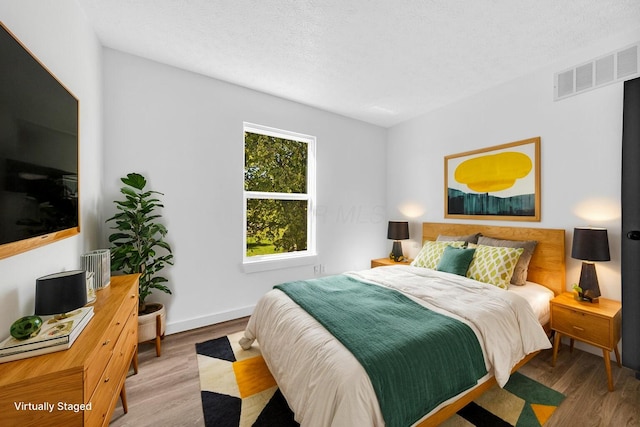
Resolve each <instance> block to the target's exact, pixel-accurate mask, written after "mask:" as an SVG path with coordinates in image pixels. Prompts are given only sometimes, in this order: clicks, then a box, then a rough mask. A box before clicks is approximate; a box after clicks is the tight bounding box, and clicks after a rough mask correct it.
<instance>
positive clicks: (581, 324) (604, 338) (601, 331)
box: [551, 305, 612, 349]
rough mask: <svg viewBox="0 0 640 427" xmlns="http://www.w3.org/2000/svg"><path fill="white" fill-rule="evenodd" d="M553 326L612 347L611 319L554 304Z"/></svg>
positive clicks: (592, 342)
mask: <svg viewBox="0 0 640 427" xmlns="http://www.w3.org/2000/svg"><path fill="white" fill-rule="evenodd" d="M551 328H552V329H554V330H556V331H558V332H560V333H562V334H564V335H569V336H571V337H574V338H577V339H579V340H581V341H585V342H588V343H591V344H594V345H597V346H599V347H604V348H608V349H611V348H612V343H611V342H610V341H611V337H610V334H609V331H610V330H611V329H610V321H609V319H607V318H604V317H598V316H593V315H589V314H587V313H584V312H581V311H579V310H573V309H571V308H567V307H563V306H558V305H552V306H551Z"/></svg>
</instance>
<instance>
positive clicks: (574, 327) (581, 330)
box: [573, 325, 584, 332]
mask: <svg viewBox="0 0 640 427" xmlns="http://www.w3.org/2000/svg"><path fill="white" fill-rule="evenodd" d="M573 329H575V330H577V331H580V332H584V328H581V327H580V326H575V325H574V326H573Z"/></svg>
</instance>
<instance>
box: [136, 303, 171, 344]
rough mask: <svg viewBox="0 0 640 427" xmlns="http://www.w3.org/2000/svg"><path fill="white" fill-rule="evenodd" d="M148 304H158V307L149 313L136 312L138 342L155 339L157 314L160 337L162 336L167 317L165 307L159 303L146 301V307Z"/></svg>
mask: <svg viewBox="0 0 640 427" xmlns="http://www.w3.org/2000/svg"><path fill="white" fill-rule="evenodd" d="M150 305H159V306H160V309H159V310H157V311H154V312H153V313H149V314H138V342H147V341H151V340H155V339H156V336H157V331H156V330H157V326H156V322H157V320H156V317H158V316H160V337H164V331H165V328H166V317H167V316H166V311H165V307H164V305H163V304H160V303H147V307H148V306H150Z"/></svg>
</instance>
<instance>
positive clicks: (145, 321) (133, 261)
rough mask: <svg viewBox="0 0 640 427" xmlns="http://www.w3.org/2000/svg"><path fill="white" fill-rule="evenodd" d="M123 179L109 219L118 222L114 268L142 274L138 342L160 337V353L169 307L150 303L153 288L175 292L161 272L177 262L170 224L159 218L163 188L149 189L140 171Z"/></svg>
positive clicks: (113, 241)
mask: <svg viewBox="0 0 640 427" xmlns="http://www.w3.org/2000/svg"><path fill="white" fill-rule="evenodd" d="M120 180H121V181H122V182H123V183H124V184H125V185H124V186H123V187H122V188H121V189H120V192H121V193H122V194H123V195H124V196H125V199H124V200H116V201H114V203H115V204H116V207H117V209H118V213H116V214H115V215H114V216H112V217H111V218H109V219H107V220H106V222H114V223H115V225H114V226H113V227H111V229H113V230H116V231H114V232H113V233H112V234H111V235H110V236H109V243H110V244H111V270H112V271H120V272H122V273H124V274H133V273H139V274H140V282H139V288H138V291H139V301H138V302H139V306H138V342H145V341H150V340H152V339H155V340H156V353H157V355H158V356H159V355H160V338H161V337H163V336H164V332H165V317H166V313H165V308H164V305H163V304H160V303H147V302H146V299H147V297H148V296H149V295H151V293H152V291H153V290H155V289H157V290H159V291H162V292H165V293H167V294H171V289H169V288H168V287H167V286H166V283H167V282H168V280H167V278H166V277H163V276H160V275H159V273H160V271H161V270H162V269H164V268H165V267H166V266H167V265H173V252H172V251H171V246H170V245H169V243H167V242H166V241H165V240H164V238H165V236H166V235H167V228H166V227H165V226H164V225H163V224H160V223H158V222H157V220H158V219H159V218H161V217H162V215H160V214H159V213H158V212H157V209H158V208H162V207H164V205H162V203H161V201H160V199H159V198H158V196H161V195H163V194H162V193H160V192H157V191H152V190H146V191H145V189H144V188H145V186H146V185H147V180H146V179H145V178H144V176H142V175H140V174H138V173H130V174H128V175H127V176H126V177H124V178H120Z"/></svg>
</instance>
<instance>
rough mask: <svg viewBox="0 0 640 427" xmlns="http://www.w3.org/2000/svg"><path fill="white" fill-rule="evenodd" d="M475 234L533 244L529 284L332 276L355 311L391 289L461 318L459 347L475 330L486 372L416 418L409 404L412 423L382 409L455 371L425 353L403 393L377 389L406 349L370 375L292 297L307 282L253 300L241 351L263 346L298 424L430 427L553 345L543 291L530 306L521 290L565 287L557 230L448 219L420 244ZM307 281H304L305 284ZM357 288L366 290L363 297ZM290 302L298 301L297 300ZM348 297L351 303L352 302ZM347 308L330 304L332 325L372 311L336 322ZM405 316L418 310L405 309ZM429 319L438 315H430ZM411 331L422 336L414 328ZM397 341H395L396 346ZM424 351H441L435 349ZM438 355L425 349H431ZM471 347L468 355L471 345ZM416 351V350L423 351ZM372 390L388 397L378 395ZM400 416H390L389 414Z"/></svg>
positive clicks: (403, 274)
mask: <svg viewBox="0 0 640 427" xmlns="http://www.w3.org/2000/svg"><path fill="white" fill-rule="evenodd" d="M474 233H481V234H482V235H483V236H490V237H491V238H494V239H504V240H511V241H513V240H527V241H531V240H535V241H536V242H537V245H536V248H535V251H534V252H533V255H532V257H531V260H530V263H529V266H528V274H527V282H530V283H532V284H531V286H529V283H528V284H527V286H522V287H521V286H517V287H516V286H509V288H512V287H513V288H517V290H516V292H511V291H510V290H507V291H506V292H505V290H504V289H498V288H497V287H496V286H493V285H487V284H483V283H480V282H477V281H475V280H472V279H468V278H465V277H462V276H457V275H455V274H450V273H446V272H445V273H441V272H436V271H433V270H430V269H427V268H422V267H418V266H415V265H414V266H411V267H406V266H391V267H379V268H376V269H373V270H365V271H359V272H347V273H345V274H344V275H341V276H340V277H339V280H340V283H339V284H338V285H337V286H339V287H340V289H341V290H342V287H343V286H344V287H347V288H349V287H350V286H351V285H352V284H353V285H354V286H356V285H357V286H358V287H357V288H354V290H353V292H355V293H354V294H353V295H356V296H355V297H353V298H351V299H350V300H349V302H350V304H351V305H352V306H353V307H354V310H357V309H356V308H355V307H356V306H360V305H361V304H362V305H364V304H365V302H362V303H361V302H360V300H361V299H362V300H363V301H368V300H367V298H368V295H367V292H369V290H371V291H372V292H374V293H377V292H391V293H393V295H396V294H397V293H398V292H396V291H399V292H400V293H401V294H402V295H403V298H404V299H405V300H406V299H409V300H411V301H412V302H413V303H416V304H419V305H421V306H422V307H426V308H427V309H428V310H423V312H429V315H433V316H438V315H440V314H442V315H444V317H447V318H449V320H451V321H452V322H454V323H456V322H458V323H460V324H461V325H462V326H461V328H463V329H456V332H455V333H454V332H452V333H453V334H454V335H455V336H456V339H452V338H445V340H446V341H450V342H451V343H455V345H458V341H460V342H462V341H463V339H462V336H463V335H464V334H465V333H466V332H465V331H466V329H469V330H471V331H472V335H475V336H477V337H478V340H477V342H478V343H479V347H480V349H479V350H473V351H474V352H476V353H477V352H478V351H479V352H480V354H481V357H482V359H481V361H482V363H483V365H484V368H486V369H484V370H482V369H480V370H477V369H476V371H475V373H473V374H472V373H469V375H475V376H474V377H473V378H474V381H473V383H472V384H469V383H468V380H469V379H468V378H460V383H459V384H458V383H456V384H457V385H456V387H462V384H466V385H464V387H463V388H462V389H460V390H456V392H455V394H453V395H451V396H449V395H447V397H446V398H442V396H443V395H442V394H440V395H438V396H439V397H438V399H439V400H434V401H433V402H431V401H430V402H429V404H428V405H426V404H425V405H424V406H422V407H424V408H425V409H424V412H420V415H419V416H418V417H416V415H415V411H416V410H417V409H416V408H415V407H414V408H411V410H412V411H414V412H413V413H412V414H411V415H406V416H407V417H409V418H404V419H411V420H412V421H411V422H410V423H406V424H405V423H404V422H403V421H398V419H403V418H392V417H391V416H390V415H389V414H390V413H391V412H393V411H395V412H397V413H398V414H400V415H405V412H407V411H409V409H407V408H405V407H404V406H402V405H404V404H405V400H411V399H413V400H416V399H417V400H420V398H422V396H428V397H429V399H431V398H432V397H431V395H430V394H429V393H430V390H432V389H434V390H437V389H438V387H440V385H439V384H442V383H449V382H454V380H453V378H454V377H455V378H456V381H458V373H459V369H458V368H451V369H448V368H446V366H447V365H446V364H444V365H441V366H442V367H441V368H437V367H438V366H440V365H438V363H443V362H442V361H438V360H433V361H432V360H431V359H429V362H428V363H417V364H415V365H407V367H406V368H405V369H409V372H415V375H407V374H406V373H405V374H403V375H404V377H406V378H405V379H403V380H402V381H405V380H406V381H407V382H406V383H404V382H403V383H402V386H401V387H404V388H406V389H407V390H410V391H411V392H410V393H409V394H407V395H402V398H401V399H400V395H399V394H398V389H393V388H391V389H390V390H391V391H388V390H385V389H381V387H385V386H386V385H388V382H385V381H386V380H385V378H382V379H379V378H378V377H377V375H382V377H384V375H385V374H387V375H388V376H389V375H391V376H393V375H396V376H397V375H399V374H397V373H396V371H393V372H392V371H391V370H393V369H396V367H395V365H403V364H404V359H405V357H404V355H403V354H402V353H401V354H400V356H398V355H397V354H395V355H393V356H390V359H391V360H393V361H395V360H396V359H403V363H393V364H388V365H386V368H385V369H387V368H388V369H389V370H390V371H389V372H386V373H385V372H376V371H375V370H374V371H371V370H370V369H371V368H370V366H369V364H368V363H369V362H368V359H366V357H365V358H364V359H362V357H363V356H362V355H361V354H358V353H359V352H361V350H360V349H359V348H353V347H350V349H347V347H345V344H343V342H344V341H342V342H341V341H340V340H338V339H336V338H335V337H334V336H333V335H332V333H330V332H329V331H328V330H327V329H329V330H332V332H333V334H334V335H336V336H339V337H341V338H340V339H341V340H342V339H343V338H342V334H343V333H344V331H343V330H339V331H337V332H336V331H334V330H333V329H332V328H334V327H335V325H332V324H331V322H329V324H326V323H325V321H326V320H322V318H321V317H314V316H317V314H315V313H314V315H313V316H312V315H310V314H309V313H310V312H313V310H315V309H314V308H313V307H307V304H308V302H305V300H304V299H302V300H298V299H297V298H299V296H297V295H296V294H295V292H297V291H295V292H294V290H295V289H298V290H302V292H303V293H304V292H307V291H308V289H311V288H313V287H312V286H304V284H303V285H302V286H298V285H300V283H290V284H284V286H282V287H279V289H274V290H272V291H270V292H268V293H267V294H266V295H265V296H264V297H263V298H262V299H261V300H260V302H259V303H258V305H257V306H256V310H255V312H254V313H253V315H252V316H251V319H250V320H249V323H248V325H247V329H246V331H245V337H244V338H243V340H242V342H241V345H242V346H243V347H244V348H247V347H249V346H250V345H251V343H252V342H253V341H254V340H257V341H258V342H259V343H260V347H261V350H262V353H263V356H264V358H265V361H266V363H267V365H268V367H269V369H270V371H271V373H272V374H273V376H274V377H275V379H276V381H277V383H278V385H279V387H280V389H281V391H282V394H283V395H284V396H285V398H286V400H287V403H288V404H289V406H290V408H291V409H292V410H293V412H294V414H295V418H296V420H297V421H298V422H300V423H301V425H303V426H328V425H371V426H383V425H418V426H428V425H437V424H439V423H441V422H442V421H444V420H445V419H447V418H448V417H450V416H451V415H453V414H454V413H455V412H456V411H458V410H459V409H461V408H462V407H464V406H465V405H466V404H467V403H469V402H471V401H473V400H474V399H475V398H477V397H478V396H479V395H480V394H482V393H483V392H484V391H486V390H487V389H489V388H490V387H492V386H493V385H494V384H496V383H498V384H499V385H501V386H502V385H504V383H505V382H506V380H507V379H508V376H509V374H510V373H511V372H513V371H515V370H517V369H518V368H519V367H520V366H522V365H523V364H525V363H526V362H528V361H529V360H530V359H531V358H532V357H534V356H535V355H536V354H537V352H538V351H540V350H541V349H544V348H549V347H550V343H549V340H548V339H547V335H546V334H545V333H544V331H545V329H544V326H545V324H546V323H547V322H548V302H547V303H546V304H545V302H544V297H543V299H542V300H539V299H538V300H537V302H535V303H533V302H532V303H530V302H528V299H525V298H522V295H525V297H526V298H528V295H533V294H535V295H539V292H537V291H536V290H535V289H536V286H537V287H539V288H542V289H544V290H547V289H548V290H550V291H551V292H549V291H547V293H548V294H549V296H547V297H546V298H552V297H553V295H555V294H559V293H560V292H562V291H563V290H564V288H565V263H564V259H565V253H564V243H565V241H564V240H565V237H564V230H559V229H542V228H526V227H503V226H486V225H476V224H454V223H424V224H423V242H425V245H426V242H427V241H428V242H432V241H435V240H437V239H438V237H439V236H464V235H471V234H474ZM429 245H431V243H429ZM332 280H333V279H332ZM305 283H306V284H307V285H309V284H310V281H307V282H305ZM427 284H428V286H427ZM536 284H537V285H536ZM293 285H295V286H293ZM323 285H324V284H323ZM361 286H362V288H361ZM427 289H428V290H427ZM363 291H366V292H364V293H363ZM285 292H286V293H285ZM472 292H473V293H472ZM329 293H330V292H329ZM345 295H347V294H345ZM360 296H362V298H361V297H360ZM292 298H294V299H296V301H297V302H294V300H293V299H292ZM310 298H311V300H313V298H314V295H310ZM323 298H324V297H323ZM355 301H358V303H357V304H356V303H355ZM480 301H483V302H480ZM301 305H302V306H305V307H307V310H309V311H307V310H305V309H303V308H301ZM329 306H331V303H330V304H329ZM545 306H546V309H547V313H546V314H545ZM536 307H537V308H536ZM330 308H332V307H330ZM350 308H351V307H346V308H345V307H333V309H334V311H333V312H330V313H331V314H330V315H329V317H331V318H333V316H336V319H337V320H336V323H341V322H346V321H347V320H348V319H349V317H354V316H355V317H358V318H360V317H359V316H361V317H362V319H366V318H367V317H366V316H365V314H368V312H369V310H370V308H369V307H368V306H367V308H366V309H364V311H362V312H360V313H359V314H350V313H349V314H345V316H344V317H343V318H340V315H341V313H346V312H347V310H349V309H350ZM402 310H404V308H403V309H402ZM373 311H374V312H376V313H378V314H377V315H381V313H382V311H386V309H385V310H378V309H377V308H374V309H373ZM390 312H391V311H390ZM391 313H398V312H391ZM420 313H422V312H420ZM497 313H500V314H497ZM409 317H412V318H413V317H415V316H414V314H412V315H411V316H409ZM429 319H431V318H429ZM438 319H439V318H438ZM410 320H415V319H410ZM438 321H439V320H438ZM429 322H431V320H429V321H424V322H423V321H420V324H426V323H429ZM434 322H436V321H435V320H434ZM321 323H322V324H321ZM371 323H377V322H372V321H371V320H368V321H363V322H362V323H360V324H357V323H356V325H358V326H360V327H357V326H356V327H353V328H351V329H363V331H365V330H366V334H369V333H370V332H369V329H367V325H369V324H371ZM381 323H382V322H381ZM495 325H498V326H495ZM414 326H415V325H412V326H411V327H403V331H404V330H409V329H410V330H411V331H413V330H414V329H416V330H417V329H419V328H414ZM447 328H449V326H447ZM465 328H466V329H465ZM502 328H504V329H502ZM451 330H453V329H451ZM359 332H360V336H358V337H356V339H360V341H357V342H358V343H359V344H358V346H360V345H363V346H364V347H366V346H367V345H369V344H370V343H367V341H372V342H373V343H371V345H372V346H374V347H375V346H376V345H377V344H376V343H377V342H378V341H380V340H378V339H370V340H367V335H366V334H365V333H364V332H362V331H359ZM352 333H354V334H356V335H358V331H355V332H353V331H352ZM417 333H418V334H419V332H417ZM396 334H398V335H402V334H401V333H398V331H395V332H394V333H393V334H388V336H389V341H390V342H391V341H392V339H391V337H392V336H393V337H395V335H396ZM441 339H442V338H441ZM459 345H460V346H463V347H459V349H457V350H451V351H454V352H456V353H457V352H459V353H461V354H463V353H464V354H467V353H466V351H467V349H466V347H464V345H467V344H459ZM395 346H396V344H394V347H395ZM364 347H363V348H364ZM367 348H368V347H367ZM418 348H419V351H418V352H417V353H416V354H418V353H420V352H421V351H423V350H424V348H427V346H426V345H422V344H421V345H420V346H418ZM428 348H433V349H436V348H437V349H440V347H439V346H433V347H428ZM414 349H415V347H414ZM356 350H357V351H356ZM367 351H368V350H367ZM412 352H413V350H412ZM439 352H440V351H429V353H439ZM469 353H470V354H471V353H472V352H471V350H469ZM476 353H473V354H474V356H473V357H474V358H475V359H474V360H475V362H474V363H468V365H470V366H471V367H473V366H475V367H476V368H480V367H479V366H478V363H477V357H478V356H477V354H476ZM389 354H392V353H389ZM420 354H421V355H422V353H420ZM421 357H422V356H421ZM441 357H443V358H447V357H449V358H452V356H451V354H448V355H447V354H446V353H443V355H441ZM407 358H408V357H407ZM425 360H426V359H425ZM452 360H453V358H452ZM452 363H453V362H452ZM461 363H462V361H461ZM452 366H453V365H452ZM427 367H428V368H427ZM428 369H432V371H433V369H435V370H437V371H438V372H439V374H438V375H434V374H428V372H432V371H428ZM470 369H471V368H470ZM423 371H424V372H425V373H423V374H421V375H423V376H424V378H423V377H422V376H420V375H419V374H418V373H420V372H423ZM440 373H442V375H440ZM460 375H463V374H460ZM464 375H466V374H464ZM404 377H403V378H404ZM436 377H437V378H436ZM412 381H413V382H412ZM465 381H466V382H465ZM385 384H386V385H385ZM416 387H417V388H416ZM401 391H402V390H401ZM424 393H426V394H424ZM378 395H385V396H386V397H385V398H384V399H378V398H377V396H378ZM391 395H394V396H396V395H397V396H396V397H397V398H398V399H400V401H399V402H392V399H391V398H390V397H389V396H391ZM383 401H384V403H383ZM390 402H391V403H390ZM413 403H419V402H413ZM394 404H397V405H399V406H398V408H393V407H392V408H391V409H390V405H394ZM408 404H409V403H407V405H408ZM401 406H402V407H401ZM417 407H420V406H419V405H418V406H417ZM383 413H384V414H383ZM398 414H395V413H394V414H393V415H394V416H395V415H398Z"/></svg>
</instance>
